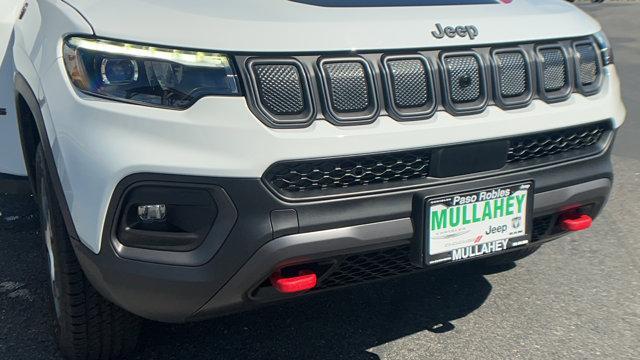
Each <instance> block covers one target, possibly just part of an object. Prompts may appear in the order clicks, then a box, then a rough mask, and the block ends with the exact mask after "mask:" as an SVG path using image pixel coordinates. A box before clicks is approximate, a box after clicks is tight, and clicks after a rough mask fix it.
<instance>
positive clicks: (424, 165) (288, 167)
mask: <svg viewBox="0 0 640 360" xmlns="http://www.w3.org/2000/svg"><path fill="white" fill-rule="evenodd" d="M430 156H431V152H430V151H429V150H417V151H403V152H395V153H388V154H377V155H364V156H351V157H344V158H334V159H326V160H310V161H304V162H293V163H282V164H277V165H275V166H273V167H272V168H270V169H269V170H268V171H267V174H266V179H267V181H268V182H269V183H270V184H272V185H273V186H274V187H275V188H276V189H277V190H280V191H282V190H284V191H286V192H293V193H297V192H305V191H312V190H324V189H340V188H352V187H354V186H364V185H371V184H382V183H396V182H402V181H406V180H411V179H423V178H426V177H427V176H428V175H429V160H430Z"/></svg>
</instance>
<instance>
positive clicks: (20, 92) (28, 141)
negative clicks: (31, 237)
mask: <svg viewBox="0 0 640 360" xmlns="http://www.w3.org/2000/svg"><path fill="white" fill-rule="evenodd" d="M14 84H15V101H16V109H17V117H18V129H19V133H20V140H21V141H20V142H21V144H22V151H23V154H24V161H25V166H26V168H27V174H28V176H29V181H30V183H31V188H32V190H33V192H34V194H36V195H38V194H37V193H38V191H37V186H36V184H35V181H36V176H35V175H36V168H35V167H36V161H35V160H36V149H37V148H38V144H41V145H42V149H43V152H44V157H45V163H46V166H47V170H48V172H49V174H50V176H51V183H52V185H53V190H54V193H55V196H56V199H57V200H58V204H60V210H61V212H62V216H63V219H64V222H65V225H66V227H67V231H68V233H69V236H70V237H71V238H72V239H74V240H79V237H78V233H77V231H76V228H75V225H74V224H73V219H72V217H71V211H70V210H69V205H68V203H67V200H66V197H65V194H64V190H63V187H62V182H61V181H60V176H59V175H58V170H57V167H56V163H55V158H54V156H53V151H52V148H51V144H50V142H49V137H48V136H47V129H46V126H45V123H44V118H43V116H42V112H41V110H40V108H41V107H40V102H39V101H38V98H37V97H36V95H35V93H34V91H33V89H32V88H31V86H30V85H29V83H28V82H27V79H26V78H25V77H24V76H23V75H22V74H20V73H19V72H16V74H15V77H14Z"/></svg>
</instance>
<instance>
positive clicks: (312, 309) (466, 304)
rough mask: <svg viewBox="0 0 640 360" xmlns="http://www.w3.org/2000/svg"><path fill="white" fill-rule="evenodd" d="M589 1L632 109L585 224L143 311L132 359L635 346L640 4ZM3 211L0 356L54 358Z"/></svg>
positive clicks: (566, 351) (20, 247) (29, 225)
mask: <svg viewBox="0 0 640 360" xmlns="http://www.w3.org/2000/svg"><path fill="white" fill-rule="evenodd" d="M583 8H584V9H585V10H586V11H588V12H589V13H591V14H593V15H595V16H596V17H597V18H598V19H599V20H600V21H601V22H602V23H603V26H604V28H605V30H606V31H607V33H608V35H609V37H610V39H611V40H612V42H613V43H614V49H615V52H616V54H615V55H616V63H617V65H618V66H619V70H620V72H621V77H622V81H623V86H624V95H625V101H626V104H627V106H628V110H629V117H628V121H627V123H626V124H625V126H624V128H623V130H622V132H621V133H620V136H619V138H618V142H617V144H616V148H615V151H614V153H615V156H614V163H615V168H616V176H617V177H616V183H615V189H614V192H613V194H612V198H611V200H610V202H609V204H608V207H607V208H606V210H605V212H604V213H603V214H602V216H601V217H600V218H599V219H598V221H597V222H596V224H595V226H594V227H593V228H592V229H590V230H588V231H586V232H583V233H580V234H577V235H572V236H569V237H566V238H563V239H561V240H559V241H555V242H552V243H550V244H547V245H545V246H544V247H543V248H542V249H541V250H540V251H539V252H538V253H536V254H535V255H533V256H532V257H529V258H527V259H525V260H523V261H521V262H519V263H518V264H517V265H515V266H514V267H513V268H510V269H502V270H508V271H500V272H495V273H492V274H487V273H484V274H483V273H481V272H480V270H481V269H478V268H476V267H473V266H462V267H457V268H449V269H444V270H439V271H436V272H431V273H423V274H417V275H412V276H409V277H404V278H401V279H399V280H393V281H387V282H383V283H375V284H370V285H363V286H359V287H355V288H352V289H347V290H341V291H336V292H331V293H325V294H321V295H318V296H315V297H308V298H304V299H302V300H300V301H295V302H291V303H286V304H280V305H276V306H270V307H266V308H262V309H259V310H255V311H251V312H248V313H243V314H237V315H230V316H226V317H223V318H220V319H216V320H212V321H206V322H200V323H194V324H185V325H168V324H158V323H151V322H149V323H147V324H146V325H145V329H144V335H143V337H142V339H141V344H140V345H141V346H140V352H139V355H138V356H137V358H138V359H190V360H194V359H351V360H357V359H421V360H422V359H460V358H462V359H504V358H510V359H544V358H548V359H559V358H579V359H600V358H614V359H638V358H640V348H638V338H640V241H639V240H640V226H638V225H637V224H638V219H640V192H639V191H638V189H639V188H640V141H638V139H640V121H639V120H638V115H640V111H639V107H640V105H638V104H640V87H638V85H637V84H640V40H639V39H638V37H637V35H638V34H639V33H640V25H639V23H638V21H637V19H639V18H640V5H604V6H603V5H587V6H583ZM0 212H1V214H0V358H2V359H59V358H60V356H59V355H58V353H57V350H56V348H55V345H54V343H53V338H52V336H51V334H50V333H49V324H48V322H49V321H50V320H49V317H48V309H47V307H48V305H47V304H46V302H45V299H46V297H45V294H46V293H45V291H47V286H48V285H47V280H46V275H45V266H44V262H43V259H42V255H41V254H42V245H41V242H40V241H39V234H38V231H37V224H38V219H37V213H36V212H35V209H34V206H33V205H32V201H31V199H29V198H25V197H15V196H7V195H4V196H3V195H1V194H0ZM167 301H170V299H167Z"/></svg>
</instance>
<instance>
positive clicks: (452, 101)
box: [442, 52, 487, 113]
mask: <svg viewBox="0 0 640 360" xmlns="http://www.w3.org/2000/svg"><path fill="white" fill-rule="evenodd" d="M442 63H443V67H444V69H445V74H444V79H445V94H446V98H447V100H448V101H447V105H448V106H449V107H450V109H451V111H452V112H454V113H469V112H475V111H478V110H482V109H483V108H484V106H485V105H486V102H487V95H486V93H487V91H486V80H485V76H484V68H483V67H484V66H483V63H482V60H481V58H480V56H479V55H478V54H476V53H474V52H466V53H449V54H445V55H443V56H442Z"/></svg>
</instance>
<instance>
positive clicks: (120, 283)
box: [74, 146, 613, 322]
mask: <svg viewBox="0 0 640 360" xmlns="http://www.w3.org/2000/svg"><path fill="white" fill-rule="evenodd" d="M612 178H613V174H612V165H611V161H610V146H609V147H608V148H607V149H606V150H605V151H603V152H602V153H600V154H598V155H594V156H590V157H587V158H582V159H579V160H574V161H571V162H565V163H562V164H556V165H551V166H546V167H538V168H535V169H528V170H525V171H521V172H514V173H509V174H501V175H492V176H488V177H474V178H473V179H471V180H469V179H467V180H464V179H461V180H458V181H455V182H450V183H447V184H441V185H434V186H428V187H423V188H418V189H409V190H402V191H394V192H387V193H380V194H371V195H366V196H358V197H350V198H349V197H348V198H342V199H327V200H313V201H307V202H286V201H284V200H281V199H279V198H277V197H276V196H274V195H273V194H272V193H271V192H270V191H269V190H268V189H267V188H266V187H265V186H264V184H263V183H262V182H261V181H260V180H258V179H241V178H230V177H217V178H214V177H187V176H172V175H154V174H138V175H133V176H131V177H128V178H126V179H125V181H124V182H123V183H121V184H120V185H119V186H118V187H117V189H116V192H115V195H114V199H115V200H113V201H112V206H110V212H112V210H111V209H114V206H115V205H114V204H117V199H118V197H119V195H120V194H122V193H123V192H124V191H125V189H126V188H127V187H128V186H129V185H131V184H135V183H137V182H140V181H153V182H155V183H173V184H175V183H184V184H199V186H214V187H219V188H220V189H223V190H224V193H225V194H226V195H227V196H228V198H229V199H230V200H231V201H232V203H233V209H234V211H235V213H236V214H237V216H236V220H235V224H234V226H233V229H232V230H231V231H230V233H229V234H228V236H226V238H225V239H224V241H221V242H218V245H219V246H218V247H217V248H216V247H214V248H213V250H211V248H208V249H209V251H213V253H215V256H213V257H212V258H211V260H209V261H207V262H206V263H203V264H201V265H195V263H194V265H193V266H184V265H182V266H177V265H169V264H168V263H169V262H171V259H172V258H173V255H174V254H172V253H169V252H164V253H163V252H160V253H156V254H155V255H157V256H160V257H161V258H164V259H166V260H167V261H165V263H164V264H160V263H154V262H151V261H148V260H144V259H133V258H131V254H124V255H125V256H127V257H128V258H125V257H123V252H122V250H123V249H122V247H121V246H118V245H117V243H115V245H114V242H113V238H112V237H111V236H110V233H109V231H106V232H105V233H104V234H103V235H104V236H103V237H102V246H101V251H100V253H99V254H95V253H93V252H92V251H91V250H90V249H88V248H87V247H85V246H83V245H82V244H81V243H79V242H74V244H75V248H76V253H77V254H78V257H79V259H80V262H81V264H82V267H83V269H84V270H85V272H86V274H87V276H88V277H89V279H90V280H91V282H92V283H93V284H94V286H96V288H97V289H98V290H99V291H100V292H101V293H102V294H103V295H105V296H106V297H107V298H109V299H110V300H112V301H113V302H115V303H116V304H118V305H120V306H122V307H123V308H125V309H127V310H129V311H131V312H133V313H136V314H138V315H141V316H143V317H146V318H150V319H154V320H160V321H169V322H182V321H188V320H193V319H202V318H208V317H213V316H216V315H219V314H223V313H228V312H234V311H239V310H243V309H247V308H251V307H254V306H257V305H259V304H262V303H266V302H272V301H275V300H280V299H283V298H288V296H283V295H276V294H273V293H269V292H264V291H258V290H259V289H260V286H261V284H263V283H264V281H265V279H267V278H268V276H269V275H270V274H271V273H272V272H273V271H274V270H275V269H278V268H280V267H282V266H288V265H292V264H298V263H306V262H310V261H315V260H323V259H339V258H342V257H344V256H346V255H350V254H358V253H366V252H369V251H374V250H379V249H387V248H399V247H403V246H407V245H408V244H409V243H410V241H411V240H412V238H413V237H414V229H413V222H412V219H411V214H412V198H413V196H414V195H415V194H416V193H420V194H426V195H429V194H442V193H451V192H460V191H465V190H468V189H473V188H484V187H489V186H494V185H496V184H506V183H515V182H519V181H524V180H533V181H534V183H535V199H534V218H543V217H545V216H548V215H551V216H553V215H554V214H557V213H558V212H560V211H563V210H565V209H567V208H569V207H574V206H583V205H588V206H590V212H591V215H592V216H594V217H595V216H596V215H597V214H598V213H599V212H600V210H601V208H602V206H604V204H605V203H606V200H607V198H608V195H609V192H610V189H611V182H612ZM274 211H276V212H277V213H278V212H281V211H285V212H292V213H293V214H295V220H296V221H295V222H293V224H292V222H291V221H290V220H291V217H288V216H284V217H278V216H274ZM278 214H280V213H278ZM111 215H113V214H111ZM109 219H111V220H109ZM283 219H284V220H283ZM107 220H108V221H107V226H106V228H110V224H109V221H113V216H111V217H109V216H108V217H107ZM552 221H553V220H552ZM561 235H562V233H554V232H546V233H544V234H543V235H542V236H541V237H539V238H538V239H537V242H534V243H533V245H535V244H537V243H542V242H544V241H548V240H551V239H553V238H556V237H558V236H561ZM211 241H214V242H215V241H216V240H215V239H213V240H211ZM139 255H140V254H138V256H139ZM143 255H144V254H143ZM321 287H322V286H321ZM317 291H320V290H314V291H311V293H313V292H317Z"/></svg>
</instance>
